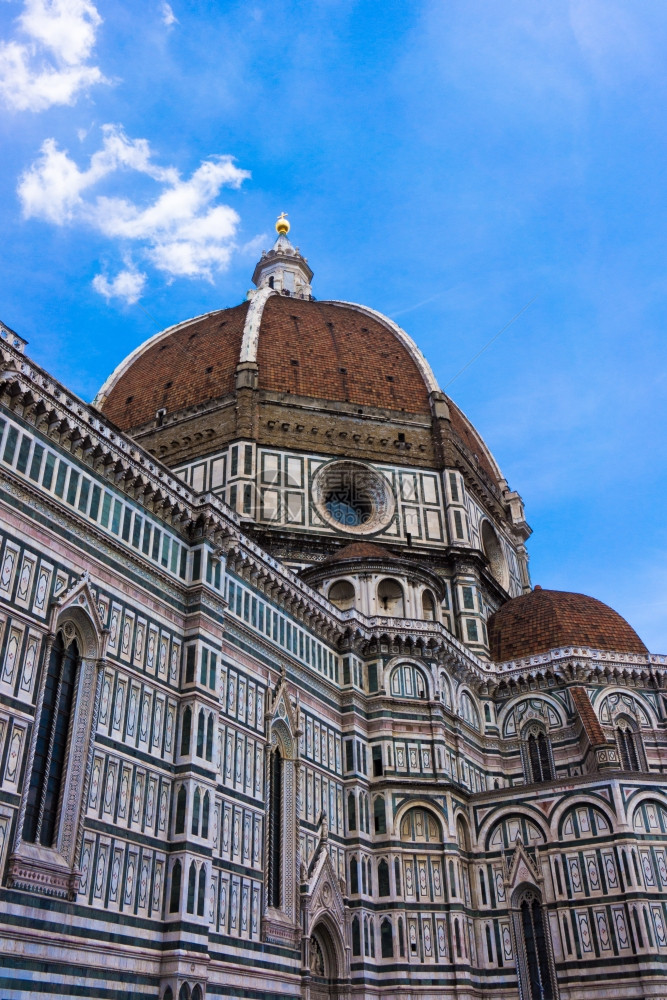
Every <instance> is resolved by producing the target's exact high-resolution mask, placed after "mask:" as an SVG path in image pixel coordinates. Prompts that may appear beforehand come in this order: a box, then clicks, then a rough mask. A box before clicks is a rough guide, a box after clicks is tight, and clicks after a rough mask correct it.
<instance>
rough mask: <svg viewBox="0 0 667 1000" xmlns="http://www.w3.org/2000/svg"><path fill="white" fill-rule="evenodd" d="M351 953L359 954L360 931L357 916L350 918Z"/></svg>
mask: <svg viewBox="0 0 667 1000" xmlns="http://www.w3.org/2000/svg"><path fill="white" fill-rule="evenodd" d="M352 954H353V955H361V932H360V930H359V917H353V919H352Z"/></svg>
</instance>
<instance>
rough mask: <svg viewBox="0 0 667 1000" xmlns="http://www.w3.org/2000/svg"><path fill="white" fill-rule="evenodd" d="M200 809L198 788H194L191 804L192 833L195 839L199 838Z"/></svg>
mask: <svg viewBox="0 0 667 1000" xmlns="http://www.w3.org/2000/svg"><path fill="white" fill-rule="evenodd" d="M200 809H201V792H200V791H199V789H198V788H195V797H194V799H193V802H192V827H191V829H192V833H193V834H194V836H195V837H198V836H199V811H200Z"/></svg>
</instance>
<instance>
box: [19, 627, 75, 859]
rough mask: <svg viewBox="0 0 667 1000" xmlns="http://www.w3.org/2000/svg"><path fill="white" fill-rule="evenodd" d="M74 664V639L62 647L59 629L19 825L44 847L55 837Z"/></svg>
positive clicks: (25, 837)
mask: <svg viewBox="0 0 667 1000" xmlns="http://www.w3.org/2000/svg"><path fill="white" fill-rule="evenodd" d="M78 663H79V649H78V646H77V644H76V641H74V642H72V643H70V645H69V646H68V647H67V649H66V648H65V644H64V642H63V636H62V633H61V632H59V633H58V635H57V636H56V639H55V641H54V643H53V648H52V650H51V656H50V658H49V667H48V671H47V675H46V682H45V688H44V700H43V702H42V711H41V713H40V717H39V729H38V733H37V744H36V747H35V757H34V761H33V766H32V773H31V775H30V784H29V786H28V801H27V805H26V814H25V822H24V824H23V838H24V840H27V841H29V842H31V843H40V844H42V846H44V847H51V846H53V842H54V839H55V836H56V819H57V816H58V809H59V805H60V793H61V790H62V783H63V771H64V762H65V751H66V748H67V737H68V733H69V725H70V718H71V715H72V705H73V702H74V685H75V680H76V671H77V666H78Z"/></svg>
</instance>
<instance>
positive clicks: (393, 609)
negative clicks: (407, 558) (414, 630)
mask: <svg viewBox="0 0 667 1000" xmlns="http://www.w3.org/2000/svg"><path fill="white" fill-rule="evenodd" d="M377 596H378V610H379V611H380V614H383V615H390V616H391V617H392V618H405V600H404V597H403V588H402V587H401V585H400V583H399V582H398V580H390V579H384V580H380V583H379V584H378V589H377Z"/></svg>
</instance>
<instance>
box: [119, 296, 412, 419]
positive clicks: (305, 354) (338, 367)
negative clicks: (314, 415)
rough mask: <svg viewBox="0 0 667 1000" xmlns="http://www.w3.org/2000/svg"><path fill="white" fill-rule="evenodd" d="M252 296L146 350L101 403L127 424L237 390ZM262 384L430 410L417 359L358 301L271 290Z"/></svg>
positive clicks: (261, 354)
mask: <svg viewBox="0 0 667 1000" xmlns="http://www.w3.org/2000/svg"><path fill="white" fill-rule="evenodd" d="M247 311H248V303H247V302H244V303H243V304H242V305H240V306H235V307H234V308H232V309H222V310H220V311H219V312H215V313H209V314H207V315H205V316H201V317H198V318H197V319H194V320H191V321H189V322H187V323H184V324H182V326H177V327H176V328H175V329H174V330H173V331H172V332H169V331H166V332H165V334H164V335H163V336H162V337H160V338H159V339H157V340H156V342H155V343H154V344H152V345H149V346H148V347H146V349H145V350H143V351H141V352H139V353H138V355H137V357H136V358H135V359H134V360H133V361H131V362H130V363H129V365H128V367H127V369H126V370H125V371H124V372H122V374H121V375H120V377H119V378H118V379H117V381H116V382H115V383H114V384H113V385H112V386H111V388H110V390H109V395H108V396H107V398H106V400H105V401H104V402H103V403H102V404H101V408H102V410H103V411H104V413H105V414H106V415H107V416H108V417H109V418H110V419H111V420H113V421H114V423H116V424H118V426H119V427H120V428H122V429H123V430H129V429H130V428H132V427H139V426H141V425H142V424H145V423H148V422H149V421H151V420H153V419H154V417H155V413H156V411H157V410H159V409H161V408H162V407H164V408H166V410H167V412H168V413H172V412H174V411H175V410H180V409H184V408H186V407H190V406H194V405H196V404H197V403H204V402H208V401H209V400H211V399H217V398H219V397H221V396H224V395H226V394H227V393H229V392H231V391H233V389H234V383H235V371H236V366H237V364H238V361H239V356H240V352H241V342H242V339H243V325H244V322H245V318H246V313H247ZM257 363H258V365H259V388H260V389H265V390H269V391H273V392H281V393H282V392H284V393H290V394H292V395H298V396H309V397H314V398H317V399H326V400H331V401H333V402H349V403H352V404H354V405H357V406H373V407H378V408H381V409H388V410H399V411H401V410H402V411H405V412H407V413H426V414H427V413H429V412H430V407H429V397H428V388H427V386H426V383H425V382H424V378H423V377H422V374H421V372H420V371H419V368H418V367H417V364H416V362H415V361H414V359H413V358H412V356H411V355H410V353H409V351H408V350H407V348H406V347H405V346H404V345H403V344H402V343H401V342H400V341H399V340H398V339H397V337H396V336H395V334H394V333H393V332H392V331H391V330H390V329H389V328H388V327H387V326H385V325H384V324H383V323H381V322H380V321H379V320H376V319H374V318H373V317H372V316H368V315H366V314H364V313H362V312H359V311H357V310H356V309H353V308H352V307H349V306H348V307H346V306H337V305H333V304H331V303H327V302H310V301H308V300H305V299H293V298H287V297H285V296H282V295H273V296H271V297H270V298H269V299H268V301H267V303H266V305H265V307H264V311H263V314H262V321H261V325H260V335H259V344H258V348H257Z"/></svg>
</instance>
